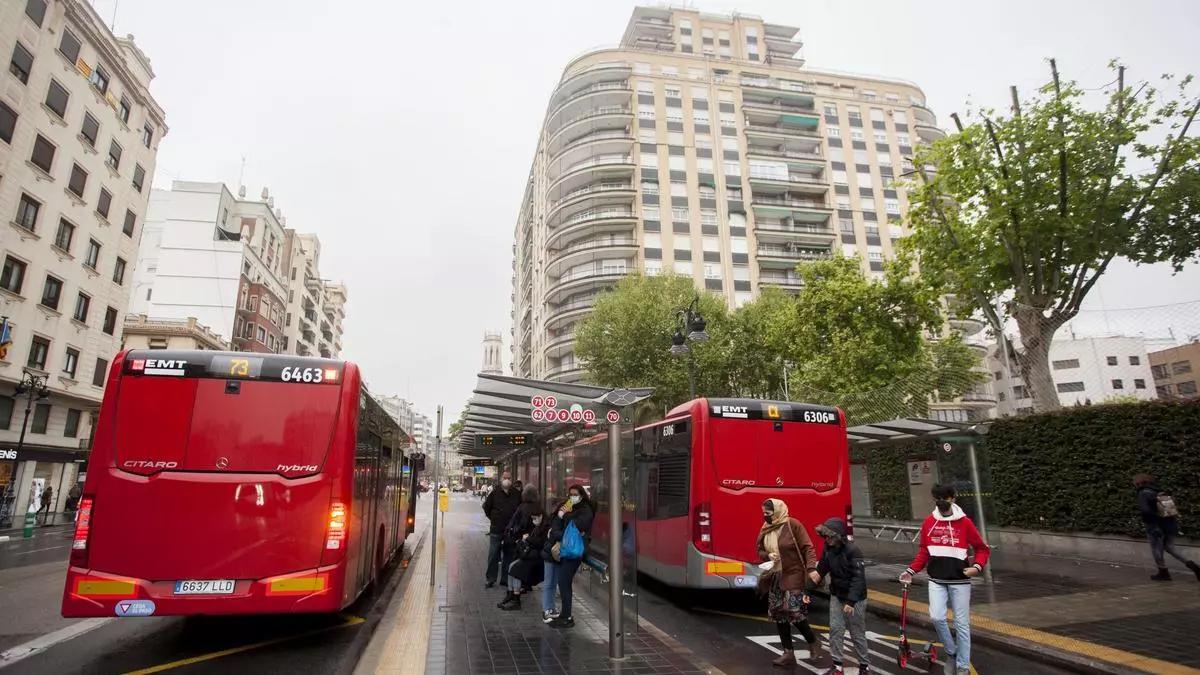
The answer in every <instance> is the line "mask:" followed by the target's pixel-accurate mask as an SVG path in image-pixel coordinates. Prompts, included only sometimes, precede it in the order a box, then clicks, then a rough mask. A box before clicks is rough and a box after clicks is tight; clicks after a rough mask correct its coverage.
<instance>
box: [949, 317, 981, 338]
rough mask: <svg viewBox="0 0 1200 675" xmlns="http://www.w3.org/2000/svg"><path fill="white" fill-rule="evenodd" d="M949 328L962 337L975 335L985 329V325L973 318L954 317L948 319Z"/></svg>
mask: <svg viewBox="0 0 1200 675" xmlns="http://www.w3.org/2000/svg"><path fill="white" fill-rule="evenodd" d="M949 323H950V327H951V328H953V329H954V330H956V331H958V332H960V333H962V334H963V335H964V336H969V335H975V334H976V333H978V332H980V331H982V330H983V329H984V328H986V327H987V323H986V322H984V321H981V320H979V319H976V318H974V317H970V316H966V317H954V318H951V319H950V322H949Z"/></svg>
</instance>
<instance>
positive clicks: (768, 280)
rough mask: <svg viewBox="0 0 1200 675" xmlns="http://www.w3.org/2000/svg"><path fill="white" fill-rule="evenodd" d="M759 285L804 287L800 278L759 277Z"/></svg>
mask: <svg viewBox="0 0 1200 675" xmlns="http://www.w3.org/2000/svg"><path fill="white" fill-rule="evenodd" d="M758 283H760V284H778V285H780V286H803V285H804V281H802V280H801V279H800V277H781V276H770V275H765V276H764V275H759V277H758Z"/></svg>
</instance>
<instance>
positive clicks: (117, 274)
mask: <svg viewBox="0 0 1200 675" xmlns="http://www.w3.org/2000/svg"><path fill="white" fill-rule="evenodd" d="M112 279H113V282H114V283H116V284H118V285H124V284H125V259H124V258H122V257H120V256H117V262H115V263H113V277H112Z"/></svg>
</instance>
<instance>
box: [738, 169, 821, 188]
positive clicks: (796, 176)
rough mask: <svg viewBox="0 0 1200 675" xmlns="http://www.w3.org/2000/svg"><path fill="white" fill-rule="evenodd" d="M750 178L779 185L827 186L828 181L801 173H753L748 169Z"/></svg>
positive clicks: (753, 171) (760, 171)
mask: <svg viewBox="0 0 1200 675" xmlns="http://www.w3.org/2000/svg"><path fill="white" fill-rule="evenodd" d="M750 178H751V179H755V178H757V179H759V180H774V181H779V182H780V183H806V184H809V185H828V184H829V181H827V180H825V179H823V178H817V177H815V176H809V175H807V174H802V173H789V174H786V175H784V174H780V173H776V172H773V171H762V170H759V171H755V170H754V169H750Z"/></svg>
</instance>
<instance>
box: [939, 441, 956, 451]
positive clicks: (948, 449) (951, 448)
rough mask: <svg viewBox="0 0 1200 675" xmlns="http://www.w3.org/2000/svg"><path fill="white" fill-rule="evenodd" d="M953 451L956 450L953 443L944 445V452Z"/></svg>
mask: <svg viewBox="0 0 1200 675" xmlns="http://www.w3.org/2000/svg"><path fill="white" fill-rule="evenodd" d="M953 449H954V444H953V443H942V450H945V451H946V452H950V451H951V450H953Z"/></svg>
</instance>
